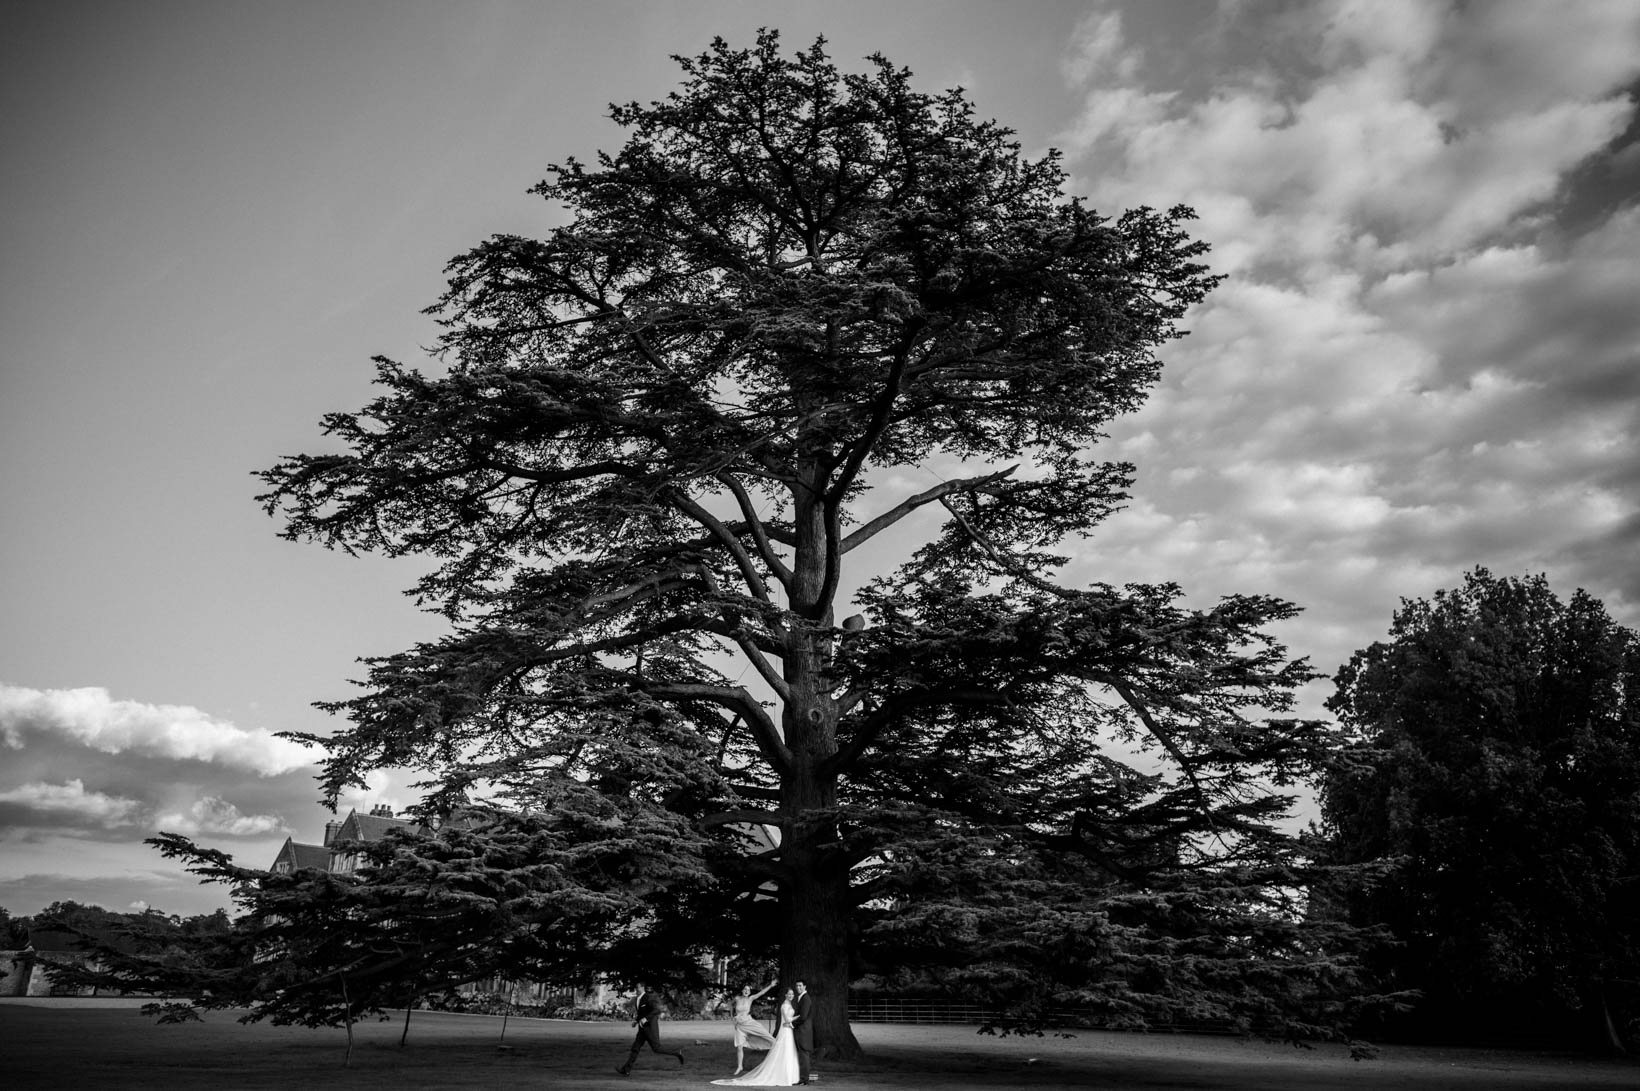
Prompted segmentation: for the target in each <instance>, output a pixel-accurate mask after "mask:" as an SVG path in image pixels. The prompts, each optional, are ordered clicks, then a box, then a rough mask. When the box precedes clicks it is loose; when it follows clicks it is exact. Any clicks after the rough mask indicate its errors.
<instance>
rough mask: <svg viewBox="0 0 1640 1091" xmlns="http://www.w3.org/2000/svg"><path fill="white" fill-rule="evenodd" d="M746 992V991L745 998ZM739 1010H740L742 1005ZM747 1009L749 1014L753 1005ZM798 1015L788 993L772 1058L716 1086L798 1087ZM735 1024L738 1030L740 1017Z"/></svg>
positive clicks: (767, 1058) (770, 1053)
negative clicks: (795, 1033) (795, 1030)
mask: <svg viewBox="0 0 1640 1091" xmlns="http://www.w3.org/2000/svg"><path fill="white" fill-rule="evenodd" d="M745 991H746V990H742V994H743V995H744V993H745ZM764 991H765V992H767V991H768V990H766V989H765V990H764ZM754 999H755V998H754ZM736 1007H737V1009H738V1007H739V1004H738V1002H737V1004H736ZM746 1007H747V1009H748V1014H749V1011H750V1008H751V1003H750V1001H748V1002H747V1005H746ZM795 1014H796V1011H795V1009H793V1007H792V991H791V990H790V989H787V990H786V994H785V996H784V997H782V998H781V1001H780V1030H779V1032H778V1033H777V1034H775V1036H774V1045H773V1046H772V1047H770V1049H769V1053H768V1056H766V1057H764V1058H763V1063H762V1064H760V1065H758V1066H757V1067H756V1068H754V1069H752V1070H751V1071H750V1072H746V1073H743V1074H741V1075H737V1076H732V1077H730V1078H729V1079H726V1080H713V1081H712V1082H713V1083H715V1084H720V1085H722V1086H725V1087H791V1086H792V1085H794V1084H795V1083H797V1041H796V1039H794V1038H793V1037H792V1016H793V1015H795ZM735 1022H736V1026H737V1029H738V1026H739V1018H738V1017H737V1018H736V1020H735ZM758 1029H759V1030H762V1029H763V1028H761V1027H759V1028H758Z"/></svg>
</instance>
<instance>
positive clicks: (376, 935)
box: [88, 793, 699, 1026]
mask: <svg viewBox="0 0 1640 1091" xmlns="http://www.w3.org/2000/svg"><path fill="white" fill-rule="evenodd" d="M589 796H590V797H591V798H590V802H591V804H592V805H591V806H590V807H581V806H576V805H575V804H574V803H573V802H569V801H563V802H564V805H562V806H560V807H558V808H555V809H554V810H553V811H552V812H551V813H550V814H535V815H531V814H521V813H509V812H485V811H481V810H479V809H476V808H466V809H464V810H463V811H462V812H461V813H460V814H459V815H457V816H455V817H453V818H451V819H450V820H448V821H446V822H444V823H443V824H441V825H440V827H439V828H438V829H437V830H436V831H434V830H430V829H425V828H421V829H403V830H393V831H390V832H389V833H388V834H387V835H386V836H385V837H383V838H382V839H381V840H379V841H371V842H359V843H350V842H339V843H338V846H337V847H338V848H339V849H341V850H342V851H346V852H351V853H352V854H354V856H355V858H356V860H357V861H358V862H357V865H356V870H355V871H353V872H351V873H335V872H329V871H322V870H319V869H313V868H307V869H301V870H298V871H296V872H293V873H289V874H276V873H272V872H267V871H262V870H259V869H254V868H244V867H240V866H238V865H236V864H234V863H233V861H232V859H231V857H229V856H227V855H226V854H224V853H222V852H220V851H217V850H215V849H208V848H202V847H200V846H197V845H195V844H194V843H193V842H191V841H190V840H188V839H187V838H185V837H181V836H178V835H176V834H161V835H160V836H159V837H156V838H153V839H151V841H150V843H151V844H153V845H155V846H156V847H157V848H158V849H159V850H160V851H161V852H163V853H164V854H165V855H166V856H169V857H173V858H177V859H181V860H182V861H184V862H185V864H186V866H187V868H188V870H189V871H191V872H193V873H195V874H197V875H199V876H201V877H202V878H203V879H205V880H207V881H212V882H222V883H227V884H230V885H231V886H232V887H233V888H234V898H235V901H236V902H237V904H238V905H239V907H240V908H241V910H243V912H242V914H241V915H240V916H238V917H237V918H236V919H235V920H234V921H233V922H232V924H231V926H229V927H225V928H221V929H212V930H208V931H206V932H204V933H203V934H198V935H195V936H193V937H192V938H191V941H190V938H189V937H186V936H180V935H173V936H171V937H169V942H168V943H167V944H165V945H164V946H163V947H156V946H155V945H152V944H140V945H137V946H133V945H131V944H130V943H102V944H97V945H95V946H94V949H95V950H96V951H97V953H98V954H99V963H100V966H99V968H98V969H97V970H96V971H95V973H94V974H91V975H89V977H88V980H89V979H92V978H94V979H95V981H96V982H97V983H99V984H102V985H106V986H117V987H121V988H126V989H133V990H136V989H140V990H143V991H152V992H158V993H164V994H168V995H186V996H189V997H193V998H195V1002H196V1004H198V1005H199V1006H202V1007H207V1008H213V1007H214V1008H223V1007H233V1008H248V1009H249V1013H248V1014H247V1015H246V1016H245V1017H244V1018H245V1020H246V1021H252V1020H261V1019H268V1020H271V1021H272V1022H274V1023H280V1024H288V1023H296V1024H300V1025H304V1026H335V1025H339V1024H344V1023H346V1024H351V1023H352V1022H353V1021H354V1020H356V1019H357V1018H359V1017H360V1016H361V1015H363V1014H381V1013H382V1012H383V1011H385V1010H386V1009H388V1008H405V1009H409V1008H411V1007H413V1006H415V1005H416V1003H417V1002H418V1001H419V1000H420V999H422V998H423V997H426V996H428V995H431V994H437V993H441V992H444V991H446V990H449V989H452V988H454V987H456V986H459V985H463V984H466V983H468V982H472V981H477V980H480V979H485V978H491V977H503V978H508V979H512V980H527V981H532V982H542V983H563V984H572V983H578V982H580V981H582V980H583V979H584V978H585V977H586V976H587V975H589V974H596V973H604V974H611V975H630V974H632V973H633V972H634V969H633V968H634V967H636V966H654V967H655V969H656V970H657V971H658V972H660V973H664V974H667V975H669V976H673V977H676V978H680V979H685V980H687V979H688V977H689V975H690V974H692V973H693V974H697V975H698V972H699V970H698V960H697V959H696V958H693V957H691V956H693V955H696V954H698V951H697V950H695V949H692V948H690V947H680V948H677V949H674V950H670V951H666V952H657V951H655V950H654V949H652V947H651V946H650V945H649V944H648V943H647V942H646V939H645V937H646V936H647V933H648V929H647V928H641V929H636V930H634V929H632V928H631V927H630V926H631V925H632V924H633V923H634V922H646V921H650V920H653V919H656V918H662V919H664V917H665V916H666V913H667V912H669V910H670V906H671V905H672V903H674V902H675V901H676V900H677V899H678V898H679V897H682V896H686V895H687V891H688V887H689V884H690V883H691V881H692V879H693V872H692V870H691V869H689V868H688V867H682V868H680V867H678V866H676V865H675V864H674V863H673V862H672V860H671V859H669V858H668V857H667V856H666V855H665V854H662V853H657V852H654V851H653V850H652V846H653V845H655V844H663V843H671V842H672V841H673V840H674V837H673V835H671V834H668V833H666V832H665V831H660V832H657V831H655V830H653V829H651V828H649V824H650V823H651V822H653V821H656V820H659V821H662V822H665V821H667V817H666V816H665V815H664V814H656V813H644V812H639V813H631V811H630V809H627V810H628V813H626V814H623V813H622V811H623V808H621V807H620V806H619V805H618V804H616V803H614V802H611V801H609V800H607V799H604V798H602V797H597V796H595V795H591V794H590V793H589ZM582 802H588V800H583V801H582ZM685 836H686V835H685ZM126 938H129V937H126Z"/></svg>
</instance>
